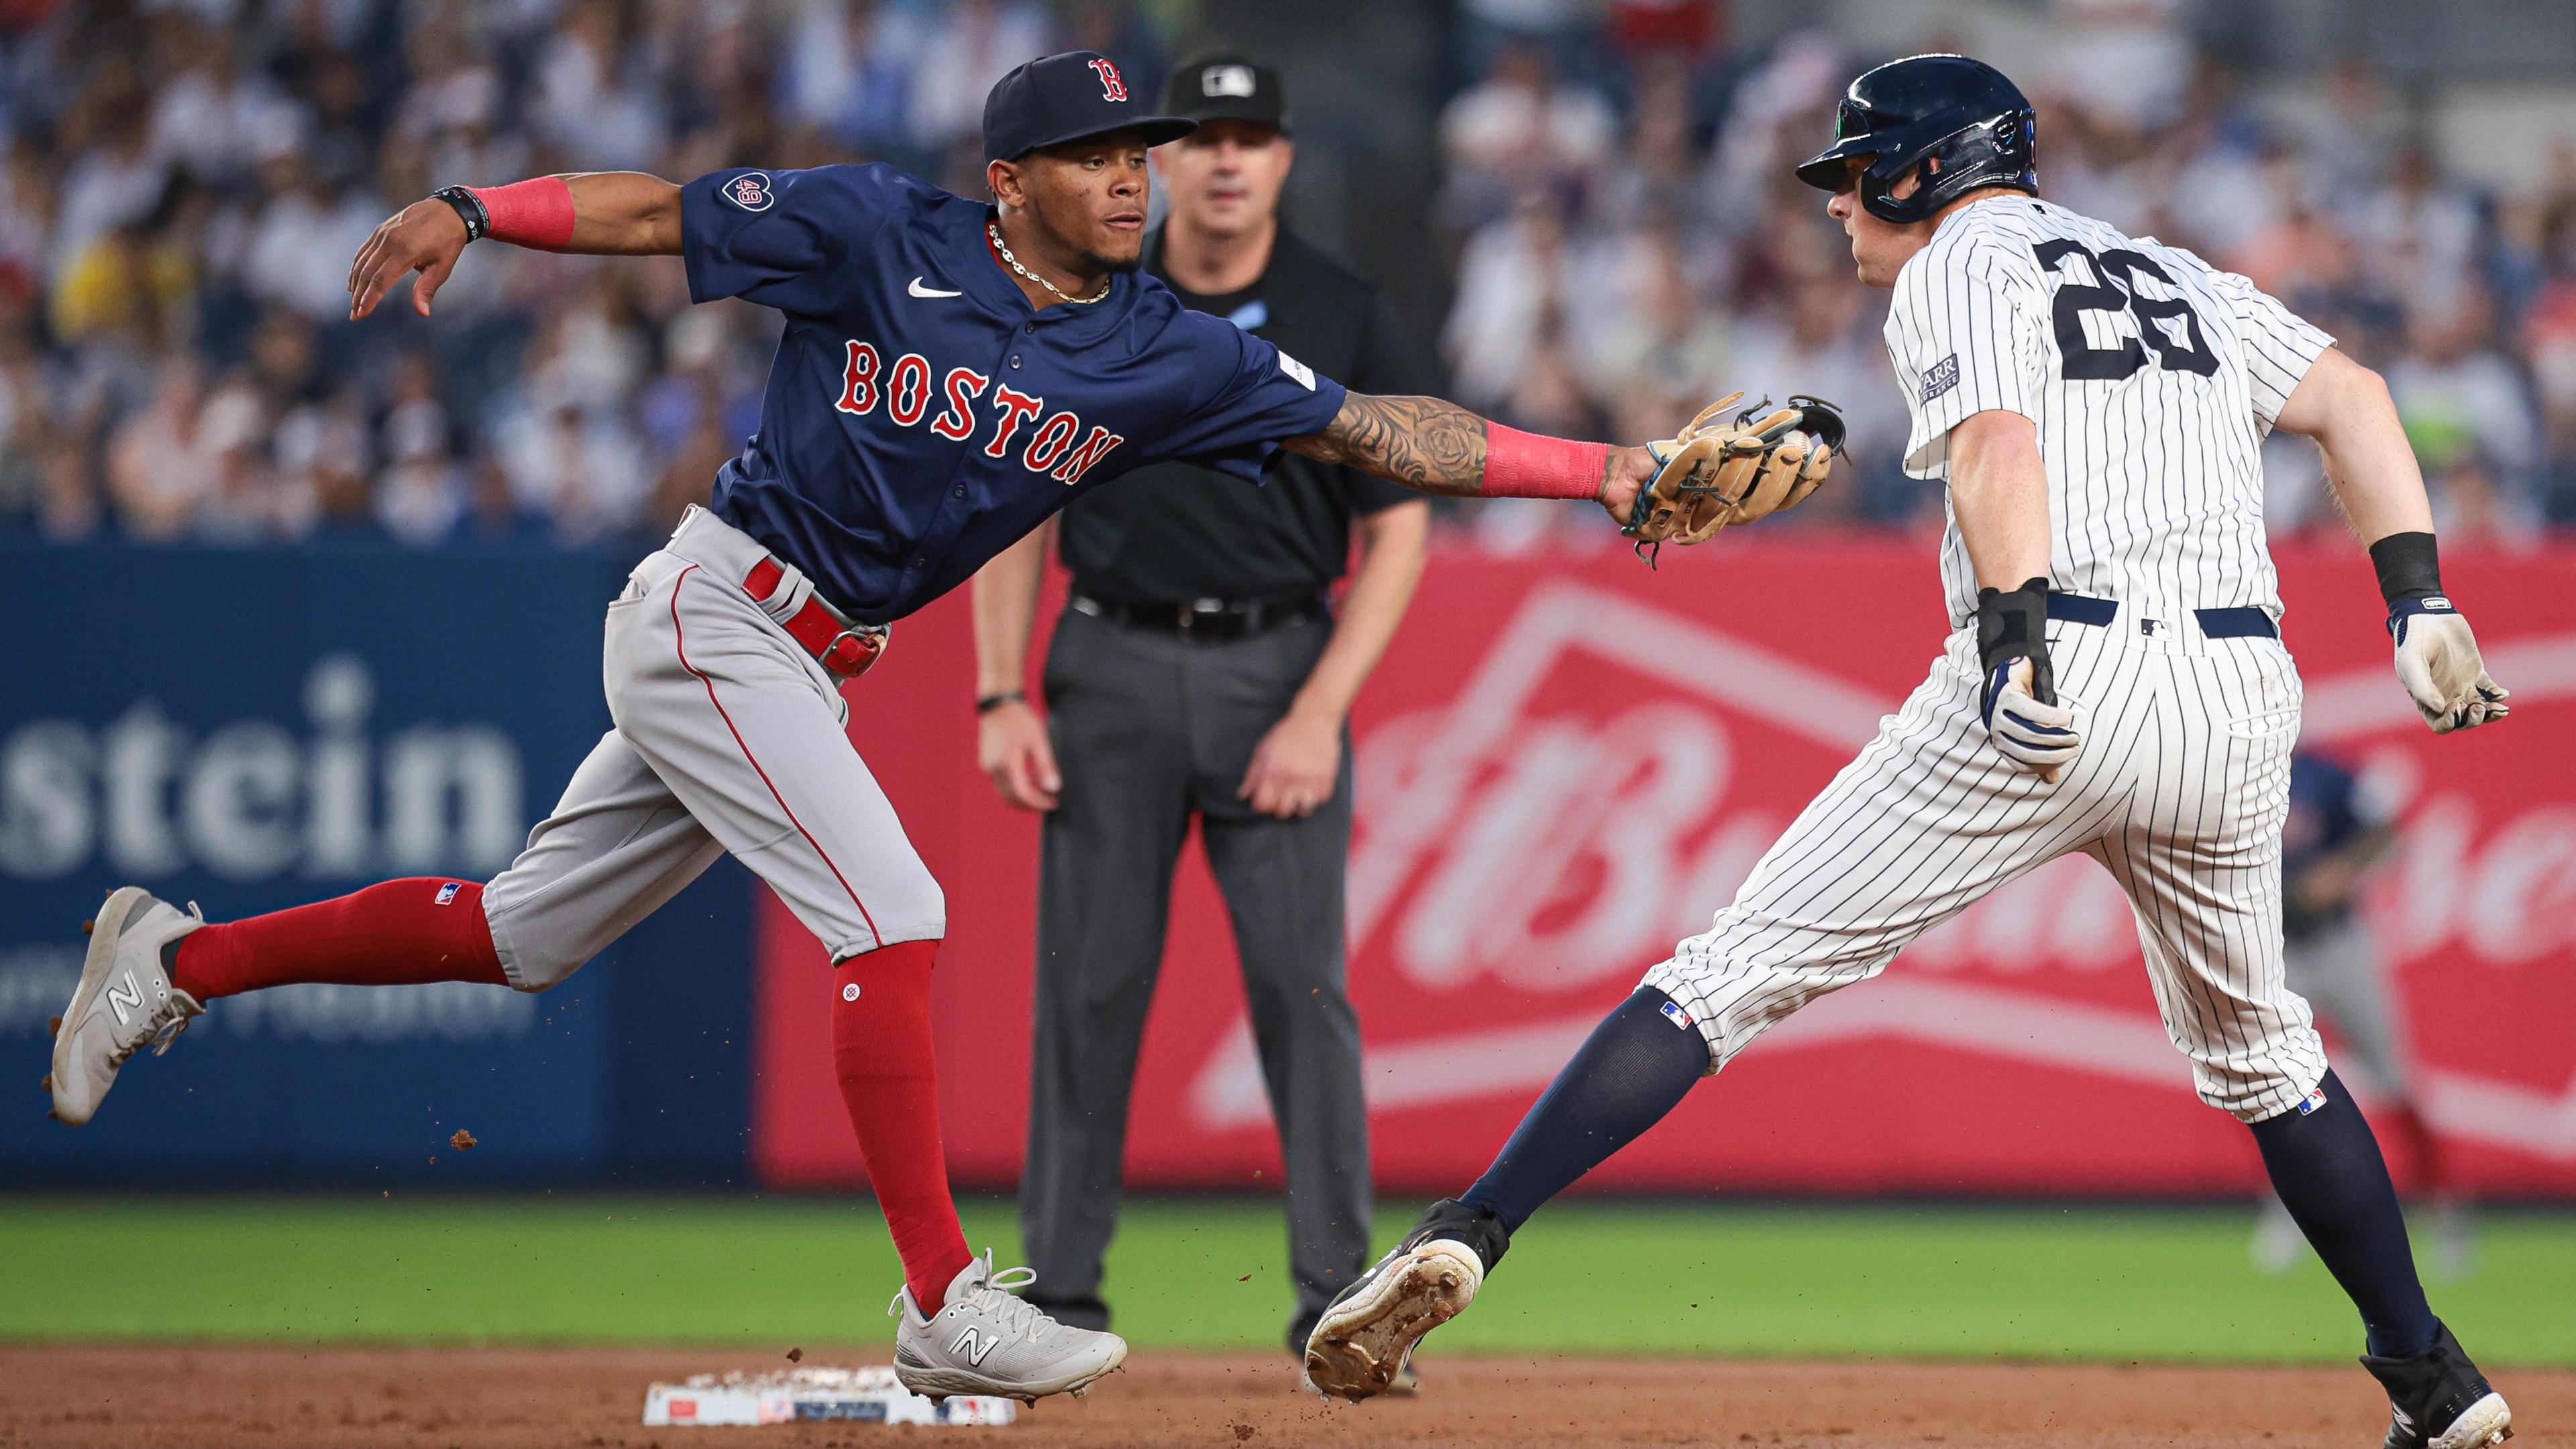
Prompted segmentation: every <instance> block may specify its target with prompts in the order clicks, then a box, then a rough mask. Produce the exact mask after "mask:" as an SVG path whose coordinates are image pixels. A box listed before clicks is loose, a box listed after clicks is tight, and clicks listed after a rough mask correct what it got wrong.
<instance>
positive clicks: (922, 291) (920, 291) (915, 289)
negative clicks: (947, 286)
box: [904, 277, 962, 297]
mask: <svg viewBox="0 0 2576 1449" xmlns="http://www.w3.org/2000/svg"><path fill="white" fill-rule="evenodd" d="M904 290H906V291H908V292H910V293H912V295H914V296H916V297H955V296H959V295H962V294H960V293H957V292H943V291H941V290H939V289H938V288H937V287H925V286H923V285H922V284H921V278H919V277H915V278H913V279H912V285H911V286H910V287H907V288H905V289H904Z"/></svg>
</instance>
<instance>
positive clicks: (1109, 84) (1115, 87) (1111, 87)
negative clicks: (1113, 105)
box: [1091, 60, 1127, 101]
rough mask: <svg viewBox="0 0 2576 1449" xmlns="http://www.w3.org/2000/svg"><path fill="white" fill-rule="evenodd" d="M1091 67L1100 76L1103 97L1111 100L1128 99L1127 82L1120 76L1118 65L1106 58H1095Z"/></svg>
mask: <svg viewBox="0 0 2576 1449" xmlns="http://www.w3.org/2000/svg"><path fill="white" fill-rule="evenodd" d="M1091 68H1092V69H1093V70H1094V71H1096V72H1098V73H1099V76H1100V96H1101V99H1103V100H1110V101H1123V100H1125V99H1127V83H1126V82H1125V81H1123V80H1120V79H1119V78H1118V67H1116V66H1114V65H1112V64H1110V63H1109V62H1108V61H1105V60H1095V61H1093V62H1092V63H1091Z"/></svg>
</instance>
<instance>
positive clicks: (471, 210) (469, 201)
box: [429, 186, 492, 242]
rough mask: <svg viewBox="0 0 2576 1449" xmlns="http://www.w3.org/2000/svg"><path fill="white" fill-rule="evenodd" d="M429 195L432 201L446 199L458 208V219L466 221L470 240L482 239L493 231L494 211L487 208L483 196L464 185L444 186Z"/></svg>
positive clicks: (466, 231) (467, 234)
mask: <svg viewBox="0 0 2576 1449" xmlns="http://www.w3.org/2000/svg"><path fill="white" fill-rule="evenodd" d="M429 197H430V200H432V201H444V202H446V203H447V204H448V205H450V206H452V207H455V208H456V216H457V219H458V220H460V221H462V222H464V223H465V239H466V240H467V241H468V242H477V241H481V240H482V239H483V238H484V237H485V236H486V235H488V234H489V233H490V232H491V230H492V213H491V212H490V211H489V210H486V209H485V207H484V205H483V198H481V197H479V196H476V195H475V194H474V193H473V192H471V191H468V190H466V189H465V188H464V187H462V186H442V187H440V188H438V189H437V190H436V191H433V192H431V193H430V194H429Z"/></svg>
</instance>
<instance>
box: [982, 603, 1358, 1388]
mask: <svg viewBox="0 0 2576 1449" xmlns="http://www.w3.org/2000/svg"><path fill="white" fill-rule="evenodd" d="M1330 635H1331V626H1330V625H1329V624H1328V623H1326V622H1324V621H1322V620H1317V621H1315V622H1312V623H1306V624H1291V625H1287V626H1285V627H1282V628H1277V629H1273V630H1270V631H1268V632H1266V633H1261V634H1255V635H1252V636H1251V637H1249V638H1244V639H1238V640H1233V641H1230V642H1226V643H1217V644H1210V643H1198V642H1192V641H1190V640H1187V639H1183V638H1180V637H1178V636H1176V635H1166V634H1159V633H1153V632H1149V631H1145V630H1140V629H1134V628H1130V627H1128V626H1126V625H1123V624H1117V623H1111V622H1108V621H1106V620H1102V619H1097V618H1093V617H1092V616H1090V615H1087V614H1083V613H1080V612H1077V611H1075V610H1072V609H1068V610H1066V611H1065V613H1064V617H1063V619H1062V621H1061V622H1060V623H1059V624H1058V625H1057V628H1056V633H1055V640H1054V643H1053V645H1052V646H1051V647H1050V648H1049V649H1048V651H1047V662H1046V673H1045V687H1046V697H1047V705H1048V717H1049V718H1048V728H1049V731H1050V732H1051V734H1052V735H1053V737H1054V743H1055V751H1056V759H1057V763H1058V764H1059V766H1060V767H1061V769H1062V771H1063V776H1064V789H1063V791H1062V794H1061V796H1060V798H1059V803H1058V804H1057V807H1056V809H1055V811H1054V813H1052V814H1050V815H1049V816H1047V817H1046V825H1045V831H1044V843H1043V847H1042V850H1041V854H1040V857H1039V878H1038V942H1037V945H1038V967H1037V1011H1036V1028H1037V1042H1036V1051H1035V1053H1034V1057H1035V1060H1034V1063H1033V1067H1032V1071H1031V1074H1030V1093H1029V1096H1030V1100H1029V1150H1028V1161H1027V1167H1026V1171H1025V1175H1024V1176H1023V1178H1022V1179H1021V1184H1020V1230H1021V1234H1022V1236H1023V1238H1024V1240H1025V1245H1026V1248H1027V1252H1028V1259H1029V1266H1030V1267H1032V1268H1034V1269H1035V1270H1037V1283H1036V1285H1035V1290H1034V1291H1033V1292H1031V1293H1030V1295H1029V1296H1030V1297H1031V1298H1032V1299H1034V1300H1036V1301H1038V1302H1041V1303H1043V1304H1045V1305H1046V1306H1047V1308H1048V1311H1050V1312H1052V1313H1054V1314H1055V1315H1056V1316H1057V1317H1058V1318H1061V1319H1064V1320H1065V1321H1067V1322H1070V1323H1074V1324H1078V1325H1081V1326H1084V1327H1091V1328H1105V1327H1107V1326H1108V1317H1109V1315H1108V1308H1107V1305H1106V1304H1105V1303H1104V1302H1103V1301H1102V1298H1101V1292H1100V1279H1101V1258H1102V1255H1103V1254H1104V1253H1105V1252H1106V1251H1107V1250H1108V1247H1109V1240H1110V1237H1111V1236H1112V1235H1113V1234H1114V1233H1115V1232H1116V1231H1117V1226H1118V1204H1119V1192H1120V1182H1119V1167H1120V1161H1121V1157H1122V1155H1123V1153H1124V1151H1125V1149H1126V1141H1127V1108H1128V1097H1129V1094H1130V1092H1131V1090H1132V1088H1133V1086H1134V1084H1135V1077H1136V1048H1137V1043H1138V1041H1139V1039H1140V1038H1141V1037H1142V1036H1143V1034H1144V1029H1145V1012H1146V1008H1147V1006H1148V1005H1149V1004H1150V1003H1151V1001H1152V998H1153V993H1154V977H1155V974H1156V971H1157V969H1158V968H1159V967H1160V965H1161V964H1162V959H1163V935H1164V926H1165V922H1166V921H1167V919H1168V917H1169V914H1170V906H1171V893H1172V872H1173V868H1174V866H1175V865H1176V863H1177V862H1178V860H1179V857H1180V851H1181V845H1182V842H1183V840H1184V839H1185V838H1186V837H1187V835H1188V832H1189V824H1190V817H1191V816H1192V815H1193V814H1196V815H1197V816H1198V817H1199V819H1200V821H1201V822H1202V826H1201V828H1202V834H1203V836H1204V839H1205V842H1206V846H1207V854H1208V863H1209V865H1210V866H1212V867H1213V868H1214V870H1215V873H1216V880H1217V885H1218V887H1219V888H1220V889H1221V890H1222V891H1223V892H1224V894H1225V900H1226V906H1227V908H1228V910H1229V912H1230V914H1231V915H1232V917H1233V922H1234V938H1235V945H1236V949H1237V952H1238V954H1239V955H1240V956H1241V958H1242V963H1243V986H1244V995H1245V997H1246V998H1247V1000H1248V1002H1249V1004H1250V1006H1251V1014H1252V1034H1253V1039H1254V1041H1255V1043H1256V1044H1257V1045H1258V1046H1259V1049H1260V1056H1261V1072H1262V1079H1263V1081H1264V1083H1265V1084H1266V1085H1267V1086H1268V1088H1269V1092H1270V1107H1271V1113H1272V1115H1273V1117H1274V1118H1275V1119H1276V1121H1277V1122H1278V1126H1279V1139H1280V1149H1281V1155H1282V1156H1283V1157H1284V1158H1285V1160H1286V1163H1287V1168H1288V1181H1287V1193H1288V1259H1289V1267H1290V1271H1291V1273H1292V1275H1293V1277H1294V1280H1295V1284H1296V1291H1297V1302H1296V1310H1295V1316H1294V1317H1293V1318H1292V1319H1291V1321H1290V1323H1291V1332H1292V1336H1293V1338H1294V1339H1295V1341H1296V1342H1297V1343H1298V1344H1299V1345H1300V1346H1302V1344H1303V1341H1304V1333H1305V1327H1306V1326H1308V1325H1311V1324H1312V1323H1313V1322H1314V1320H1315V1318H1316V1317H1317V1316H1318V1315H1319V1314H1320V1313H1321V1312H1322V1311H1323V1307H1324V1304H1325V1303H1326V1302H1328V1301H1329V1300H1330V1299H1331V1298H1332V1296H1333V1295H1334V1294H1336V1293H1338V1292H1340V1291H1341V1290H1342V1289H1343V1288H1344V1287H1345V1286H1347V1285H1348V1284H1349V1283H1350V1282H1351V1280H1352V1278H1353V1277H1354V1276H1355V1275H1356V1274H1357V1273H1358V1272H1359V1271H1360V1269H1361V1268H1362V1267H1363V1266H1364V1264H1365V1262H1366V1259H1367V1255H1368V1243H1369V1204H1370V1197H1369V1155H1368V1111H1367V1104H1366V1101H1365V1099H1364V1098H1363V1096H1362V1093H1361V1087H1360V1034H1359V1020H1358V1017H1357V1015H1356V1014H1355V1013H1354V1012H1353V1011H1352V1010H1351V1001H1350V996H1349V994H1348V992H1347V991H1346V990H1345V989H1344V982H1343V951H1342V906H1343V902H1342V895H1343V873H1344V871H1345V869H1346V867H1347V863H1348V857H1349V854H1350V841H1351V764H1350V751H1349V749H1348V747H1347V742H1346V743H1345V748H1344V749H1343V752H1342V776H1341V781H1340V784H1339V785H1338V786H1337V787H1336V788H1335V790H1334V792H1333V798H1332V800H1331V801H1330V802H1329V803H1327V804H1326V805H1324V806H1322V807H1321V808H1319V809H1317V810H1316V811H1315V813H1314V814H1312V815H1310V816H1307V817H1306V818H1304V819H1302V820H1280V819H1276V818H1273V817H1270V816H1265V815H1259V814H1256V813H1254V811H1253V809H1252V807H1251V805H1250V804H1249V803H1248V802H1246V801H1243V800H1238V799H1236V798H1235V790H1236V788H1237V787H1238V786H1240V785H1241V784H1242V782H1243V774H1244V771H1245V769H1246V768H1248V767H1249V766H1250V764H1251V762H1252V752H1253V748H1254V747H1255V746H1256V745H1258V744H1259V743H1260V741H1261V737H1262V736H1263V735H1264V734H1266V733H1268V731H1269V729H1270V727H1271V726H1272V725H1274V724H1276V723H1278V722H1279V719H1280V717H1281V716H1282V715H1284V714H1285V713H1286V712H1287V710H1288V705H1289V702H1290V700H1291V699H1293V698H1294V697H1295V695H1296V693H1297V690H1298V688H1299V687H1300V686H1302V685H1303V684H1304V683H1305V681H1306V677H1307V675H1308V674H1309V673H1310V672H1311V671H1312V670H1313V669H1314V666H1315V661H1316V659H1317V658H1318V657H1319V656H1320V655H1321V654H1322V653H1323V650H1324V645H1325V643H1326V641H1327V639H1328V638H1329V637H1330Z"/></svg>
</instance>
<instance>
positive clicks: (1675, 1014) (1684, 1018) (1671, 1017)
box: [1663, 1001, 1693, 1026]
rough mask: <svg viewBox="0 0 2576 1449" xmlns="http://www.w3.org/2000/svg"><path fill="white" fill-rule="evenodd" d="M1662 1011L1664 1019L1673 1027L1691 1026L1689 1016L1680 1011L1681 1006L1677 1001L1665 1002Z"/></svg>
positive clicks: (1687, 1013) (1685, 1012)
mask: <svg viewBox="0 0 2576 1449" xmlns="http://www.w3.org/2000/svg"><path fill="white" fill-rule="evenodd" d="M1663 1011H1664V1018H1665V1019H1666V1020H1667V1021H1670V1022H1671V1023H1672V1024H1673V1025H1675V1026H1690V1025H1692V1024H1693V1023H1692V1021H1691V1014H1690V1013H1689V1012H1687V1011H1684V1010H1682V1004H1681V1003H1680V1002H1678V1001H1667V1002H1665V1003H1664V1006H1663Z"/></svg>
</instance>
